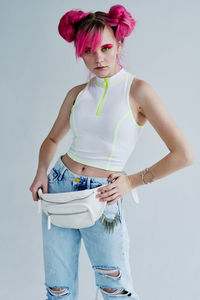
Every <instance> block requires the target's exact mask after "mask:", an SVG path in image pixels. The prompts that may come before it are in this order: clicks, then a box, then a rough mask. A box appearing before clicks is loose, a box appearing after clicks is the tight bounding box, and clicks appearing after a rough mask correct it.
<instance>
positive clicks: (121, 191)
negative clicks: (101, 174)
mask: <svg viewBox="0 0 200 300" xmlns="http://www.w3.org/2000/svg"><path fill="white" fill-rule="evenodd" d="M114 179H115V181H114V182H113V183H110V184H108V185H106V186H104V187H102V188H101V187H100V188H99V189H97V192H98V193H99V194H97V195H96V197H98V198H99V201H107V205H110V204H113V203H115V202H116V201H117V200H119V199H120V198H122V197H123V196H124V195H125V194H127V193H128V192H129V191H130V190H131V189H132V187H131V183H130V181H129V178H128V175H124V174H123V173H119V172H116V173H112V174H111V175H109V176H108V180H109V181H113V180H114ZM101 193H102V194H101Z"/></svg>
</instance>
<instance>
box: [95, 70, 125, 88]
mask: <svg viewBox="0 0 200 300" xmlns="http://www.w3.org/2000/svg"><path fill="white" fill-rule="evenodd" d="M128 75H129V73H128V72H127V73H126V74H125V75H124V76H123V77H122V78H120V79H118V80H117V81H115V82H113V83H109V81H108V83H109V86H113V85H115V84H118V83H119V82H120V81H122V80H124V79H125V78H126V77H127V76H128ZM105 78H108V80H109V77H104V79H105ZM92 80H94V82H95V83H96V84H97V85H99V86H101V87H105V84H102V83H99V82H97V81H96V78H95V77H93V78H92Z"/></svg>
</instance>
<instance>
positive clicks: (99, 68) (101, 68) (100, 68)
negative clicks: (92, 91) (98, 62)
mask: <svg viewBox="0 0 200 300" xmlns="http://www.w3.org/2000/svg"><path fill="white" fill-rule="evenodd" d="M105 68H106V66H103V67H97V68H95V69H96V70H103V69H105Z"/></svg>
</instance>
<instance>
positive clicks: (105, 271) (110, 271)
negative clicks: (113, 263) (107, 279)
mask: <svg viewBox="0 0 200 300" xmlns="http://www.w3.org/2000/svg"><path fill="white" fill-rule="evenodd" d="M96 269H97V270H98V271H99V272H100V273H101V274H104V275H106V276H111V277H116V278H118V277H120V276H121V273H120V270H118V269H117V270H116V269H114V268H112V269H106V268H101V267H97V268H96Z"/></svg>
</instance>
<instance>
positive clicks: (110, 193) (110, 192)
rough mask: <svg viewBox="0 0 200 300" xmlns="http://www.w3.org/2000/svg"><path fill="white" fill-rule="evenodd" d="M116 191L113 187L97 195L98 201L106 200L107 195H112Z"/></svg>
mask: <svg viewBox="0 0 200 300" xmlns="http://www.w3.org/2000/svg"><path fill="white" fill-rule="evenodd" d="M116 192H117V188H113V189H111V190H110V191H108V192H105V193H103V194H99V195H97V197H98V198H99V200H100V201H107V200H108V199H109V197H111V196H113V195H114V194H115V193H116Z"/></svg>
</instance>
